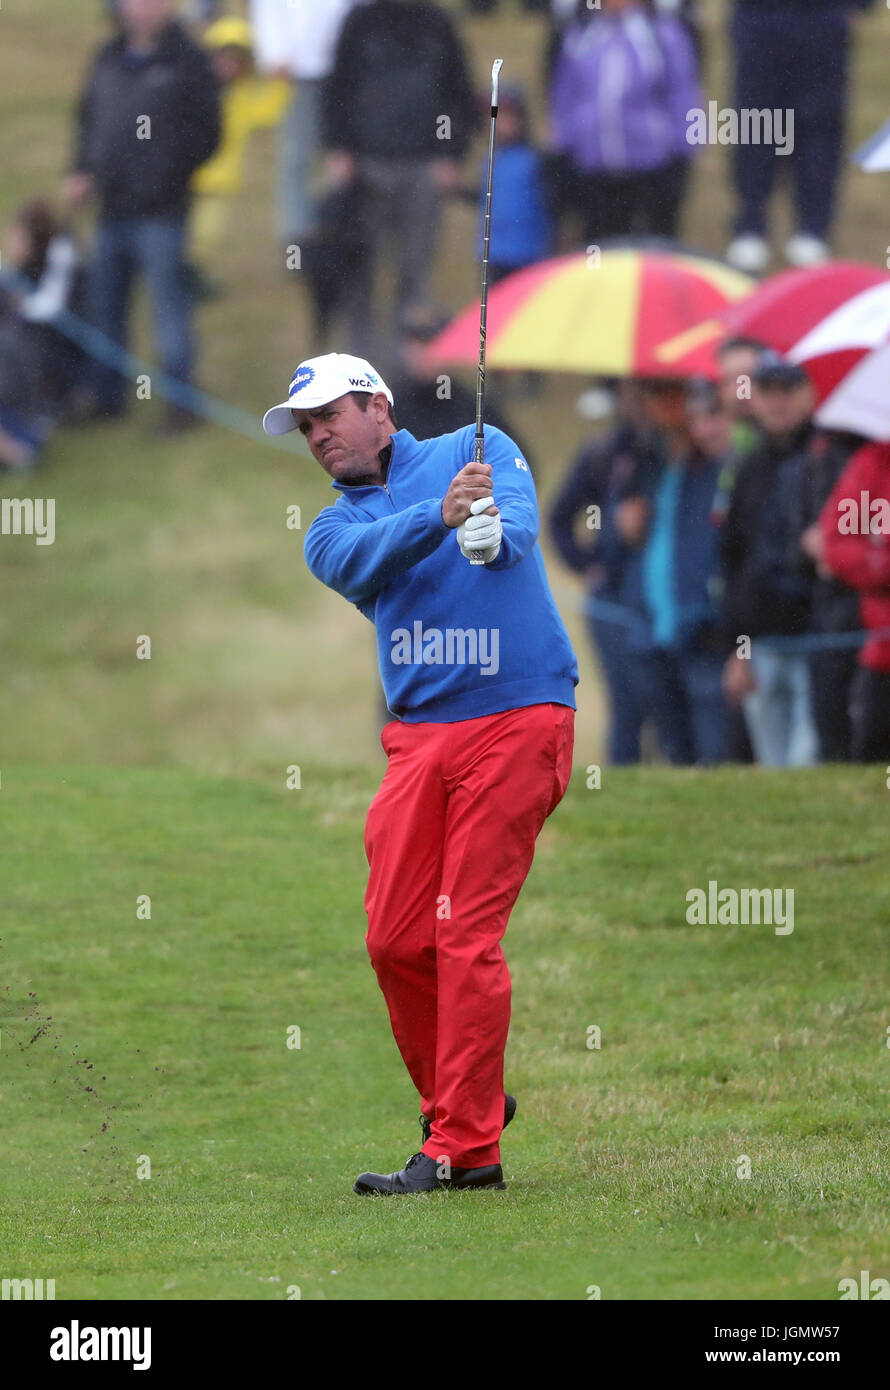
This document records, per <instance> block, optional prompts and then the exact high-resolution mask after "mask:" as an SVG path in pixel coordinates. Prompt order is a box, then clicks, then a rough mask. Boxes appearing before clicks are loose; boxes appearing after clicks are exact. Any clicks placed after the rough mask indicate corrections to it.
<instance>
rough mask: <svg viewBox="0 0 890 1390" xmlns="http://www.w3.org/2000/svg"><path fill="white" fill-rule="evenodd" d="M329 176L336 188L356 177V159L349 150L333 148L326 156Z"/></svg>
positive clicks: (326, 167) (326, 168)
mask: <svg viewBox="0 0 890 1390" xmlns="http://www.w3.org/2000/svg"><path fill="white" fill-rule="evenodd" d="M325 170H326V172H327V176H328V178H329V179H330V181H331V183H332V184H333V185H334V187H335V188H342V187H344V186H345V185H346V184H347V183H351V182H352V180H353V179H354V178H355V160H354V159H353V157H352V155H351V154H350V153H349V152H348V151H347V150H331V151H329V153H328V155H327V157H326V158H325Z"/></svg>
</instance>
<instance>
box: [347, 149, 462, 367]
mask: <svg viewBox="0 0 890 1390" xmlns="http://www.w3.org/2000/svg"><path fill="white" fill-rule="evenodd" d="M430 166H431V161H430V160H428V159H376V158H375V159H372V158H370V157H362V158H360V159H359V161H358V177H359V180H360V182H361V189H362V199H361V206H362V212H361V240H362V244H363V249H364V252H365V254H364V255H363V257H362V261H361V265H360V266H359V268H358V269H357V271H356V274H355V279H354V282H353V285H352V288H351V293H350V314H349V338H350V349H349V350H350V352H353V353H355V354H356V355H357V356H358V357H364V358H368V359H370V360H371V361H376V360H377V356H376V354H378V352H379V354H381V355H382V356H383V357H385V358H388V357H390V356H391V355H392V354H393V352H394V340H395V327H396V324H397V321H398V319H399V316H400V315H401V314H403V313H405V312H406V311H408V310H410V309H412V308H415V307H417V306H419V305H425V304H426V302H427V298H428V293H429V282H430V277H431V274H432V269H433V260H434V256H435V247H436V238H437V235H438V231H439V221H440V215H441V204H442V199H441V195H440V193H439V190H438V188H437V187H436V185H435V183H434V182H433V176H432V171H431V167H430ZM384 248H385V249H386V250H387V251H392V252H393V253H394V256H395V260H396V295H395V303H394V306H393V313H392V314H391V316H390V318H391V323H390V334H389V338H388V341H387V342H386V344H385V346H383V345H380V344H378V343H376V342H375V340H374V338H375V326H374V279H375V271H376V266H377V260H378V257H379V253H380V251H381V250H383V249H384Z"/></svg>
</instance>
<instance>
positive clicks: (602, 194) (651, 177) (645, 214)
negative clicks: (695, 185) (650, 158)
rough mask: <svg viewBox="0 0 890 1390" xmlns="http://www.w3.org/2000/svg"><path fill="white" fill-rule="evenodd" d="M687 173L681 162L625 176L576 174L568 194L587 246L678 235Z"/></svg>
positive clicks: (686, 163) (684, 164)
mask: <svg viewBox="0 0 890 1390" xmlns="http://www.w3.org/2000/svg"><path fill="white" fill-rule="evenodd" d="M687 173H688V162H687V160H685V159H678V160H673V161H671V163H670V164H666V165H665V166H664V167H663V168H661V169H647V170H643V171H636V172H634V173H624V174H602V173H595V174H584V173H580V172H577V173H575V175H574V176H573V179H572V185H573V186H572V188H571V191H570V194H569V197H570V201H571V204H572V205H573V206H574V208H575V210H576V211H577V212H578V213H579V214H580V216H581V227H582V236H583V237H584V240H585V242H586V243H587V244H588V245H598V244H599V242H601V241H607V240H609V239H610V238H613V237H625V236H657V237H669V238H673V237H675V236H676V234H677V223H678V220H679V216H680V205H681V203H682V201H683V194H684V191H685V185H686V176H687Z"/></svg>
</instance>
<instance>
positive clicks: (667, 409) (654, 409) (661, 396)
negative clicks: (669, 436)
mask: <svg viewBox="0 0 890 1390" xmlns="http://www.w3.org/2000/svg"><path fill="white" fill-rule="evenodd" d="M643 404H644V408H645V411H646V415H647V417H648V419H649V421H650V423H651V424H653V425H654V426H655V428H656V429H659V430H677V429H682V428H683V427H684V426H685V424H686V395H685V392H684V390H683V387H682V386H680V385H676V384H674V383H673V382H671V383H668V382H665V383H663V384H658V385H655V384H653V385H650V386H647V387H646V389H645V390H644V393H643Z"/></svg>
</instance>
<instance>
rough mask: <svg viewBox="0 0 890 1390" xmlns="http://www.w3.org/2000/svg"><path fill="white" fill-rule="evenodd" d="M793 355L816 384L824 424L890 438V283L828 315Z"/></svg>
mask: <svg viewBox="0 0 890 1390" xmlns="http://www.w3.org/2000/svg"><path fill="white" fill-rule="evenodd" d="M788 356H789V358H790V359H791V361H792V362H799V363H800V364H801V365H802V366H804V367H805V368H806V370H807V374H808V375H809V376H810V377H811V379H812V380H813V382H814V383H815V385H816V389H817V393H818V396H819V399H820V401H821V405H820V407H819V410H818V411H817V414H816V419H817V421H818V423H819V424H820V425H822V426H823V427H824V428H826V429H837V430H850V431H853V432H854V433H856V434H863V435H865V436H866V437H867V438H869V439H878V440H883V441H886V440H890V283H888V284H884V285H875V286H874V287H873V288H871V289H868V290H865V291H863V293H861V294H857V295H855V296H854V297H853V298H852V299H850V300H848V302H847V303H846V304H842V305H841V306H840V308H838V309H835V310H834V312H833V313H831V314H828V315H827V317H826V318H824V319H823V320H822V322H821V323H818V324H816V326H815V328H813V329H811V330H810V332H809V333H806V334H805V335H804V336H803V337H802V338H801V339H800V341H799V342H797V343H795V345H794V346H793V348H792V349H791V351H790V352H789V353H788Z"/></svg>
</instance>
